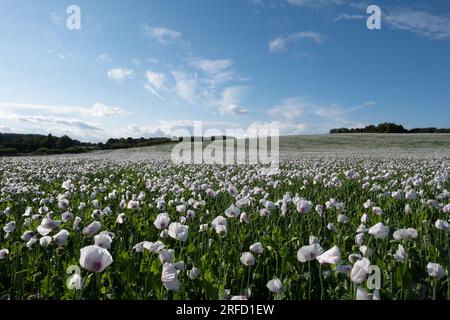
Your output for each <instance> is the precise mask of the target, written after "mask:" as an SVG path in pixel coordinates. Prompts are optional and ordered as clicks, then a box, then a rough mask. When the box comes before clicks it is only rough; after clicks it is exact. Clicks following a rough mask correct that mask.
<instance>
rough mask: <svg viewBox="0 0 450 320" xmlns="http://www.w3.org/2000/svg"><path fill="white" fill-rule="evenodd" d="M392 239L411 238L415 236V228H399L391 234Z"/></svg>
mask: <svg viewBox="0 0 450 320" xmlns="http://www.w3.org/2000/svg"><path fill="white" fill-rule="evenodd" d="M393 236H394V239H395V240H397V241H400V240H411V239H415V238H417V236H418V234H417V230H416V229H414V228H408V229H399V230H397V231H395V232H394V234H393Z"/></svg>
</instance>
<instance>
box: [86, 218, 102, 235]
mask: <svg viewBox="0 0 450 320" xmlns="http://www.w3.org/2000/svg"><path fill="white" fill-rule="evenodd" d="M101 227H102V224H101V223H100V221H94V222H92V223H90V224H89V225H88V226H87V227H86V228H84V229H83V234H84V235H86V236H88V237H93V236H94V235H96V234H97V233H98V232H99V231H100V228H101Z"/></svg>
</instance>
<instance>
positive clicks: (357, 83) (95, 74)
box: [0, 0, 450, 141]
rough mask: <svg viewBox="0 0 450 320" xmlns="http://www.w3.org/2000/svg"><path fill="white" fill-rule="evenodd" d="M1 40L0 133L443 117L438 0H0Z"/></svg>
mask: <svg viewBox="0 0 450 320" xmlns="http://www.w3.org/2000/svg"><path fill="white" fill-rule="evenodd" d="M72 4H75V5H77V6H79V8H80V10H81V11H80V12H81V29H80V30H69V29H68V28H67V27H66V20H67V18H68V17H69V14H67V13H66V9H67V7H68V6H69V5H72ZM369 4H376V5H378V6H379V7H380V8H381V9H382V11H383V13H382V17H381V24H382V28H381V30H369V29H368V28H367V27H366V20H367V17H369V15H370V14H367V13H366V10H367V6H368V5H369ZM0 39H2V41H1V43H2V46H1V49H0V132H33V133H48V132H51V133H53V134H55V135H61V134H68V135H70V136H72V137H75V138H79V139H82V140H89V141H102V140H105V139H107V138H109V137H119V136H126V137H128V136H133V137H141V136H144V137H150V136H162V135H170V134H171V133H172V132H173V130H175V129H178V128H185V127H189V126H191V124H192V121H194V120H195V121H203V126H204V128H205V129H207V128H217V129H219V130H222V131H224V130H225V129H227V128H241V129H243V130H247V129H260V128H277V129H279V130H280V132H281V133H282V134H315V133H326V132H328V130H329V129H330V128H334V127H343V126H346V127H356V126H363V125H367V124H371V123H374V124H377V123H379V122H384V121H391V122H396V123H401V124H403V125H405V126H407V127H409V128H412V127H425V126H436V127H450V90H449V89H450V88H449V85H450V58H449V57H450V1H449V0H429V1H423V2H422V3H421V2H419V1H400V0H398V1H397V0H391V1H372V2H371V3H365V2H364V1H352V0H327V1H325V0H315V1H314V0H272V1H269V0H250V1H246V0H241V1H238V0H231V1H219V0H192V1H171V0H164V1H159V0H158V1H157V0H151V1H143V0H142V1H140V0H136V1H127V2H126V1H106V0H105V1H103V0H96V1H87V0H86V1H84V0H72V1H60V0H58V1H56V0H53V1H46V0H42V1H30V0H28V1H23V0H14V1H12V0H11V1H10V0H2V1H1V2H0Z"/></svg>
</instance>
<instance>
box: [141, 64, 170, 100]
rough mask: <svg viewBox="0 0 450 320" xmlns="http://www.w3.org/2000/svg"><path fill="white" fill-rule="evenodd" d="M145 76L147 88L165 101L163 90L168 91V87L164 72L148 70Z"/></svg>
mask: <svg viewBox="0 0 450 320" xmlns="http://www.w3.org/2000/svg"><path fill="white" fill-rule="evenodd" d="M145 78H146V80H147V82H146V83H145V84H144V88H145V90H147V91H149V92H151V93H152V94H154V95H155V96H156V97H158V98H159V99H161V100H163V101H165V99H164V98H163V97H162V95H161V94H162V92H167V91H168V89H167V87H166V76H165V75H164V73H159V72H153V71H150V70H147V71H146V72H145Z"/></svg>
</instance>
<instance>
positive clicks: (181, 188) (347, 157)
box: [0, 134, 450, 300]
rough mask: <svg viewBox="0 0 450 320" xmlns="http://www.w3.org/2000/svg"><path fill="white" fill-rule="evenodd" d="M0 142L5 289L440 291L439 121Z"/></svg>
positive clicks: (449, 286)
mask: <svg viewBox="0 0 450 320" xmlns="http://www.w3.org/2000/svg"><path fill="white" fill-rule="evenodd" d="M172 147H173V145H171V144H167V145H161V146H152V147H146V148H140V149H129V150H114V151H98V152H92V153H88V154H83V155H70V156H67V155H58V156H46V157H17V158H0V298H1V299H137V300H147V299H206V300H210V299H264V300H269V299H288V300H308V299H312V300H320V299H324V300H354V299H363V300H377V299H382V300H385V299H386V300H391V299H394V300H403V299H417V300H422V299H445V300H447V299H450V279H449V272H450V222H449V219H450V191H449V190H450V135H447V134H439V135H432V134H430V135H427V134H424V135H386V134H383V135H372V134H366V135H358V134H352V135H325V136H297V137H295V136H292V137H283V138H281V140H280V156H281V162H280V165H279V168H278V169H269V168H266V167H264V166H263V165H258V164H255V165H233V166H223V165H208V164H197V165H194V164H191V165H189V164H174V163H172V162H171V161H170V156H169V155H170V151H171V148H172Z"/></svg>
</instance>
